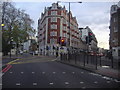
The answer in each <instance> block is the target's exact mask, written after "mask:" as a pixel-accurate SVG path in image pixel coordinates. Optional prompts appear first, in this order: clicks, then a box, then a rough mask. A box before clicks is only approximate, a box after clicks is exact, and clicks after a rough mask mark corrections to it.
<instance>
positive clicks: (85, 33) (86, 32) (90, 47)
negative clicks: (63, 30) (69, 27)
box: [80, 26, 98, 52]
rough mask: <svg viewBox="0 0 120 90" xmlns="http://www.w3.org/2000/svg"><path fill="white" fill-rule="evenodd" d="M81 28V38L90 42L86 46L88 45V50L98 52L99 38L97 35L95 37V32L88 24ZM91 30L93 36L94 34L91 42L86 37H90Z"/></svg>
mask: <svg viewBox="0 0 120 90" xmlns="http://www.w3.org/2000/svg"><path fill="white" fill-rule="evenodd" d="M80 30H81V32H82V33H81V34H82V35H81V40H82V41H83V42H85V43H86V42H88V43H89V45H86V47H87V50H88V51H90V52H91V51H93V52H97V49H98V47H97V43H98V42H97V39H96V37H95V34H94V33H93V32H92V30H91V29H90V28H89V27H88V26H86V27H85V28H80ZM89 32H90V33H91V34H92V35H91V36H92V41H91V42H89V40H88V39H86V37H89Z"/></svg>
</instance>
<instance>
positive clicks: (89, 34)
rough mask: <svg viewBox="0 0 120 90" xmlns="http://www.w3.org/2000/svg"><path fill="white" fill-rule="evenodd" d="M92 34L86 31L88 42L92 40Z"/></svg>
mask: <svg viewBox="0 0 120 90" xmlns="http://www.w3.org/2000/svg"><path fill="white" fill-rule="evenodd" d="M92 35H93V34H92V33H91V32H89V33H88V38H89V43H90V42H91V41H92V40H93V38H92Z"/></svg>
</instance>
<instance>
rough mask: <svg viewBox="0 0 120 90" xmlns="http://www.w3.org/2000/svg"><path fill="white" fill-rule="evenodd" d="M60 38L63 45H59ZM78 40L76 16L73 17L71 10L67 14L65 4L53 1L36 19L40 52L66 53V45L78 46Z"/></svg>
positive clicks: (47, 53) (48, 53)
mask: <svg viewBox="0 0 120 90" xmlns="http://www.w3.org/2000/svg"><path fill="white" fill-rule="evenodd" d="M69 17H70V24H69ZM69 25H70V26H69ZM60 38H62V39H64V41H65V46H61V45H60ZM79 42H80V37H79V29H78V23H77V20H76V17H73V16H72V13H71V12H70V14H69V13H68V11H67V10H66V8H65V6H64V7H62V6H60V5H59V4H58V3H53V4H52V6H50V7H47V8H45V9H44V12H43V13H42V14H41V17H40V18H39V20H38V43H39V52H40V53H41V54H44V55H56V51H58V52H59V53H60V52H64V53H67V50H68V47H71V48H78V47H79Z"/></svg>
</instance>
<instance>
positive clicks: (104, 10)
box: [12, 0, 118, 49]
mask: <svg viewBox="0 0 120 90" xmlns="http://www.w3.org/2000/svg"><path fill="white" fill-rule="evenodd" d="M12 1H13V2H14V4H15V7H16V8H20V9H24V10H25V11H26V13H28V14H29V15H30V17H31V19H33V20H34V22H35V23H34V28H35V29H36V30H37V25H38V19H39V18H40V16H41V13H42V12H44V8H45V7H49V6H51V5H52V3H54V2H57V1H56V0H49V1H44V0H42V1H38V0H37V1H35V0H30V1H27V0H25V1H22V0H21V1H19V0H18V1H17V0H12ZM60 1H63V0H60ZM64 1H65V0H64ZM69 1H71V2H72V1H74V2H77V1H78V0H69ZM80 1H82V3H71V5H70V10H71V12H72V14H73V16H75V17H76V19H77V22H78V25H79V27H83V28H85V27H86V26H89V27H90V29H91V30H92V31H93V33H94V34H95V36H96V38H97V41H98V47H101V48H105V49H109V34H110V30H109V25H110V7H111V5H114V4H117V3H116V2H118V0H107V1H106V0H104V1H100V0H95V1H94V0H90V1H88V0H84V1H83V0H80ZM108 1H109V2H108ZM67 2H68V0H67ZM59 4H60V5H61V6H64V5H65V7H66V9H67V10H68V3H65V2H61V3H59Z"/></svg>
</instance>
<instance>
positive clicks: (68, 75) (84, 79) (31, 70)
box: [2, 57, 120, 89]
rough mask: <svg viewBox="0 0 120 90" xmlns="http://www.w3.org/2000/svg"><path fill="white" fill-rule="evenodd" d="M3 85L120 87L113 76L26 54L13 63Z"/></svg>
mask: <svg viewBox="0 0 120 90" xmlns="http://www.w3.org/2000/svg"><path fill="white" fill-rule="evenodd" d="M10 65H11V67H10V68H9V70H7V71H6V72H4V73H3V76H2V88H3V89H4V88H83V89H85V88H118V87H119V84H120V83H119V82H117V81H116V80H115V79H113V78H109V77H105V76H102V75H100V74H95V73H92V72H89V71H86V70H83V69H79V68H76V67H73V66H69V65H66V64H62V63H59V62H56V61H55V59H53V58H49V57H39V58H26V59H21V60H17V61H15V62H12V63H10Z"/></svg>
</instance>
